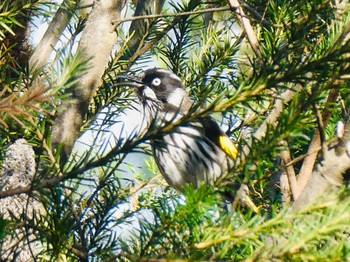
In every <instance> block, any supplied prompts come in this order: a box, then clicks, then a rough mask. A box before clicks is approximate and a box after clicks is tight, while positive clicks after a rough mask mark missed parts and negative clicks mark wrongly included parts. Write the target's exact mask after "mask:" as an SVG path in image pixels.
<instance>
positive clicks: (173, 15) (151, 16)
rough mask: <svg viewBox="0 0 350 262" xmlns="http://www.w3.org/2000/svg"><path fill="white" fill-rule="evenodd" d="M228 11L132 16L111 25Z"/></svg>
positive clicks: (115, 21) (224, 9)
mask: <svg viewBox="0 0 350 262" xmlns="http://www.w3.org/2000/svg"><path fill="white" fill-rule="evenodd" d="M228 10H231V8H230V7H228V6H224V7H213V8H208V9H203V10H197V11H188V12H182V13H172V14H153V15H141V16H133V17H128V18H123V19H117V20H114V21H112V23H113V24H114V25H119V24H120V23H124V22H130V21H134V20H141V19H155V18H165V17H181V16H189V15H198V14H206V13H213V12H222V11H228Z"/></svg>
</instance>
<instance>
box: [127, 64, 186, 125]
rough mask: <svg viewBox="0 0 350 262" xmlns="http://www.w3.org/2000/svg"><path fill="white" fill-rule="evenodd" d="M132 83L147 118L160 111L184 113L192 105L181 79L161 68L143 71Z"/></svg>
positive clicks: (154, 115)
mask: <svg viewBox="0 0 350 262" xmlns="http://www.w3.org/2000/svg"><path fill="white" fill-rule="evenodd" d="M133 80H134V81H135V82H136V83H135V84H134V85H133V86H134V87H135V89H136V93H137V95H138V97H139V99H140V102H141V103H142V105H143V107H144V111H145V112H144V113H145V114H146V117H147V118H149V120H151V119H153V118H154V117H156V115H157V114H158V113H159V112H161V113H167V114H169V113H170V114H174V113H176V114H185V113H187V112H188V110H189V109H190V107H191V105H192V101H191V100H190V98H189V97H188V95H187V93H186V88H185V86H184V85H183V83H182V81H181V79H180V78H179V77H178V76H177V75H175V74H174V73H173V72H171V71H169V70H165V69H161V68H153V69H148V70H146V71H144V72H143V73H142V74H141V75H140V76H139V77H138V78H137V80H135V79H133Z"/></svg>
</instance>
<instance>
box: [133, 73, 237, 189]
mask: <svg viewBox="0 0 350 262" xmlns="http://www.w3.org/2000/svg"><path fill="white" fill-rule="evenodd" d="M138 82H139V84H138V85H137V86H138V87H137V95H138V97H139V99H140V101H141V103H142V106H143V114H144V117H145V119H146V120H147V123H148V124H149V125H150V124H151V123H156V125H164V124H166V123H169V121H171V122H173V121H177V120H178V119H180V118H181V117H183V116H184V115H186V114H187V113H188V111H189V109H190V108H191V106H192V101H191V100H190V98H189V97H188V95H187V92H186V89H185V86H184V85H183V84H182V81H181V79H180V78H179V77H178V76H177V75H175V74H174V73H172V72H171V71H168V70H165V69H159V68H154V69H149V70H146V71H145V72H144V74H143V75H142V76H141V77H140V81H138ZM155 120H158V121H155ZM154 121H155V122H154ZM151 146H152V150H153V154H154V158H155V160H156V163H157V165H158V167H159V170H160V172H161V174H162V175H163V176H164V178H165V179H166V181H167V182H168V183H169V185H170V186H172V187H173V188H175V189H176V190H179V191H183V189H184V186H185V185H186V184H192V185H193V186H194V187H195V188H198V187H199V186H200V185H201V184H203V183H206V184H212V183H213V182H214V181H215V180H216V179H218V178H219V177H220V176H222V175H224V174H226V173H227V172H228V169H229V166H232V162H233V161H232V159H234V158H236V156H237V149H236V147H235V146H234V145H233V143H232V142H231V140H230V139H229V138H228V137H227V136H226V135H225V133H224V132H223V131H222V130H221V129H220V127H219V126H218V124H217V123H216V122H215V121H213V120H212V118H210V117H206V118H202V119H198V120H196V121H194V122H189V123H186V124H185V125H183V126H182V125H181V126H177V127H175V128H174V129H173V130H172V131H171V132H170V133H167V134H164V135H162V136H160V137H157V138H155V139H153V140H152V141H151Z"/></svg>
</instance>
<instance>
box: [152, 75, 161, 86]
mask: <svg viewBox="0 0 350 262" xmlns="http://www.w3.org/2000/svg"><path fill="white" fill-rule="evenodd" d="M161 83H162V81H161V80H160V79H159V78H158V77H156V78H154V79H153V80H152V85H153V86H159V85H160V84H161Z"/></svg>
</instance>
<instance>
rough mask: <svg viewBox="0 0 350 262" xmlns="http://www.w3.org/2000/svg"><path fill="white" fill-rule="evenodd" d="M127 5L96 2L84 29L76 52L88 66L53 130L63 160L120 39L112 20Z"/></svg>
mask: <svg viewBox="0 0 350 262" xmlns="http://www.w3.org/2000/svg"><path fill="white" fill-rule="evenodd" d="M124 4H125V1H124V0H119V1H115V0H100V1H95V4H94V6H93V8H92V11H91V13H90V15H89V17H88V20H87V23H86V26H85V28H84V30H83V32H82V36H81V39H80V42H79V46H78V50H77V52H80V53H81V54H82V57H83V59H84V60H85V61H88V62H87V67H88V68H89V69H88V70H87V71H86V73H85V74H84V75H83V76H81V77H80V78H79V81H78V82H77V84H76V85H75V87H74V89H73V92H72V101H71V102H70V103H69V104H66V105H65V106H64V109H63V111H62V113H61V114H59V115H58V117H57V119H56V122H55V125H54V128H53V133H52V142H53V145H54V146H55V148H59V146H62V148H63V152H62V154H61V157H62V158H63V160H65V159H67V157H68V156H69V154H70V152H71V150H72V148H73V145H74V143H75V141H76V139H77V137H78V135H79V133H80V128H81V126H82V124H83V120H84V117H85V115H86V113H87V110H88V106H89V103H90V100H91V98H92V96H93V94H94V92H95V90H96V89H97V87H98V86H99V85H100V84H101V78H102V75H103V73H104V71H105V67H106V65H107V63H108V59H109V55H110V52H111V50H112V48H113V46H114V44H115V43H116V40H117V33H116V32H115V30H114V29H115V27H114V26H113V25H112V21H113V19H115V17H119V16H120V11H121V9H122V8H123V6H124Z"/></svg>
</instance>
